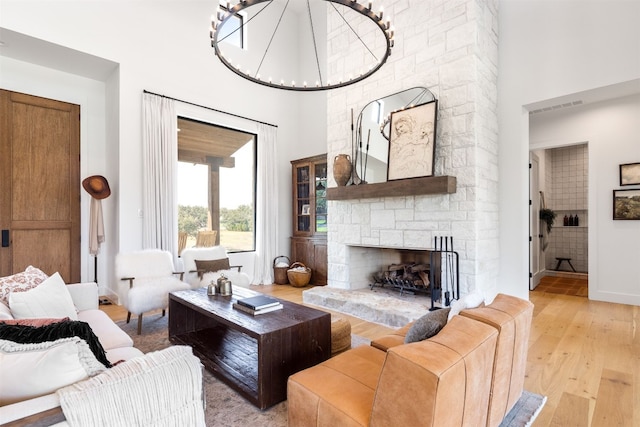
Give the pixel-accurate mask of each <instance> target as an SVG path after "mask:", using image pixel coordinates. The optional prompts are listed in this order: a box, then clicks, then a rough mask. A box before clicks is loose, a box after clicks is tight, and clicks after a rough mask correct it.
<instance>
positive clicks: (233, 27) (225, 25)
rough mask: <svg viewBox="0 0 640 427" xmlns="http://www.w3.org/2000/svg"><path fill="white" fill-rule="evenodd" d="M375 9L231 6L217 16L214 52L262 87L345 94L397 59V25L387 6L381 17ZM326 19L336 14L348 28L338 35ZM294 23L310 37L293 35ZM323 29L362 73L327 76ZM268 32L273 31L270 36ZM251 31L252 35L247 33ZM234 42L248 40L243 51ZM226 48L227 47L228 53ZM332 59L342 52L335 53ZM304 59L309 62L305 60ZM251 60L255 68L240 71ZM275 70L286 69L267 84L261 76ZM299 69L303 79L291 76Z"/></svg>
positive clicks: (278, 0) (334, 2)
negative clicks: (393, 54)
mask: <svg viewBox="0 0 640 427" xmlns="http://www.w3.org/2000/svg"><path fill="white" fill-rule="evenodd" d="M236 1H237V0H236ZM312 3H314V4H313V5H312ZM373 7H374V6H373V2H370V1H369V2H364V3H363V4H361V3H359V2H358V1H357V0H353V1H352V0H314V1H312V0H306V1H304V2H303V1H300V0H241V1H239V2H237V3H235V4H233V3H232V2H227V4H226V7H223V6H220V8H219V10H218V12H217V13H216V15H215V16H214V17H212V21H211V30H210V38H211V46H212V47H213V48H214V50H215V54H216V56H217V57H218V59H219V60H220V61H221V62H222V63H223V64H224V65H225V66H226V67H227V68H228V69H229V70H231V71H233V72H234V73H235V74H237V75H238V76H240V77H242V78H244V79H247V80H250V81H252V82H254V83H258V84H260V85H264V86H269V87H272V88H276V89H284V90H292V91H303V92H304V91H320V90H328V89H335V88H340V87H344V86H347V85H350V84H353V83H356V82H359V81H361V80H364V79H366V78H367V77H369V76H371V75H372V74H373V73H375V72H376V71H378V70H379V69H380V67H382V65H384V63H385V62H386V61H387V58H388V57H389V56H390V55H391V49H392V48H393V45H394V42H393V36H394V29H393V28H392V26H391V20H390V19H389V17H387V16H385V15H384V12H383V8H382V6H380V8H379V11H378V12H375V11H374V10H373ZM322 8H324V10H322ZM303 9H306V10H303ZM325 13H326V14H332V16H333V17H335V16H339V18H337V21H336V22H340V23H341V24H342V26H343V27H342V28H339V29H338V30H336V29H335V28H334V27H335V26H334V25H327V24H326V23H325V22H324V21H323V20H322V18H324V15H322V14H325ZM334 13H335V14H337V15H334ZM265 21H266V23H265ZM238 22H240V24H239V23H238ZM252 22H253V23H252ZM363 22H364V23H366V22H369V24H367V25H369V28H375V31H367V28H366V26H365V25H363ZM292 23H299V24H300V28H303V29H304V28H308V33H305V34H299V35H296V34H294V33H291V32H289V33H287V31H288V29H287V28H288V27H287V25H289V26H292V25H293V24H292ZM323 26H324V27H330V29H328V30H327V31H330V32H331V34H329V37H330V40H329V42H330V43H332V47H335V46H339V48H340V49H344V51H341V52H340V53H339V55H340V57H341V58H342V59H344V61H345V62H346V61H357V62H355V63H356V64H357V66H350V67H348V68H349V69H354V68H356V69H357V67H362V68H361V69H362V71H361V72H360V73H357V74H356V75H346V76H345V75H339V72H340V71H339V70H332V71H333V73H334V74H332V75H330V74H329V73H328V72H326V71H323V69H322V66H321V64H325V63H326V60H322V57H323V54H324V55H325V56H326V53H323V52H324V50H323V49H322V48H323V47H324V44H320V43H319V41H320V40H319V37H318V35H319V34H320V33H322V31H319V29H322V28H323ZM245 27H246V28H245ZM265 28H269V29H271V28H272V30H268V31H270V32H269V33H267V34H265ZM296 28H297V26H296ZM246 29H249V30H247V31H245V30H246ZM356 29H358V30H359V31H360V32H361V34H359V33H358V32H357V31H356ZM279 30H280V31H279ZM336 31H337V32H338V34H339V35H340V36H341V37H343V39H340V41H339V43H336V42H335V40H334V39H333V38H331V37H335V36H336V34H335V32H336ZM245 37H246V38H247V40H246V45H245V44H244V43H245V42H244V40H245ZM249 37H251V39H250V40H249V39H248V38H249ZM231 40H236V41H237V40H242V42H241V43H242V45H241V46H237V45H234V44H233V43H230V41H231ZM236 43H237V42H236ZM221 44H224V48H225V52H223V49H222V46H221ZM287 44H290V45H287ZM325 44H326V43H325ZM305 46H310V47H309V48H306V47H305ZM226 53H229V55H227V54H226ZM332 54H336V52H334V51H333V50H332ZM304 55H309V57H308V58H306V57H303V56H304ZM232 56H233V57H234V58H233V59H232V58H231V57H232ZM238 58H240V59H238ZM296 58H297V63H296ZM245 60H246V61H248V62H249V63H250V66H249V67H248V68H245V67H244V65H242V66H241V65H240V63H241V62H242V63H243V64H245V65H246V63H247V62H245ZM312 63H314V65H315V70H314V71H312V70H311V64H312ZM292 64H293V65H292ZM275 67H282V69H281V70H277V71H278V72H281V73H282V74H280V75H273V74H272V75H269V77H267V78H263V77H262V76H261V72H264V71H265V70H267V71H269V72H270V71H271V70H272V68H275ZM298 69H300V70H301V71H300V73H303V74H302V76H303V77H302V78H301V75H291V74H292V73H295V72H297V70H298ZM264 75H268V74H267V73H264ZM311 82H314V83H311Z"/></svg>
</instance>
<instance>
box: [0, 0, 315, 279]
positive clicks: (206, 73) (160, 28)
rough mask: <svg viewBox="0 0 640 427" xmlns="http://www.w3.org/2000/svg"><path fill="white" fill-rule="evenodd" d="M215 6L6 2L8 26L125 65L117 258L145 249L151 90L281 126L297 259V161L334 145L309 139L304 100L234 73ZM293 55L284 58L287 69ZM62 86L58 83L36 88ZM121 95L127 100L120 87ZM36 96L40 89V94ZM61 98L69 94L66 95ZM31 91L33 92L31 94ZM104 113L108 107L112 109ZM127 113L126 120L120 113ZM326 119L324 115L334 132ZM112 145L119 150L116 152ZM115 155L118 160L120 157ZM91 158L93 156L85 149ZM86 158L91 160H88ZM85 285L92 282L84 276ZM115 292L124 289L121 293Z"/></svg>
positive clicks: (285, 234) (283, 225)
mask: <svg viewBox="0 0 640 427" xmlns="http://www.w3.org/2000/svg"><path fill="white" fill-rule="evenodd" d="M216 4H217V2H211V1H181V2H175V1H151V0H145V1H136V2H114V1H92V2H86V1H30V2H22V1H11V0H1V1H0V9H1V10H2V14H0V27H2V28H6V29H9V30H12V31H16V32H19V33H23V34H27V35H29V36H32V37H35V38H39V39H42V40H46V41H49V42H52V43H57V44H59V45H62V46H67V47H70V48H72V49H76V50H78V51H81V52H86V53H89V54H92V55H95V56H98V57H101V58H107V59H109V60H111V61H113V62H116V63H118V64H119V74H118V76H117V77H113V78H111V79H110V80H109V81H108V82H107V87H108V89H107V91H108V96H107V101H110V102H114V103H116V105H115V106H114V105H107V107H106V110H107V113H106V116H107V118H108V122H106V128H107V129H106V131H105V133H106V134H107V135H110V134H112V133H113V132H115V129H118V131H117V134H115V135H110V136H113V140H109V141H108V142H107V144H106V145H105V148H104V151H102V152H100V153H92V155H97V156H101V157H104V158H105V159H106V163H107V168H108V170H106V171H105V174H106V175H107V176H111V178H112V181H111V182H113V183H114V187H115V188H112V197H113V200H112V203H115V204H116V213H115V216H116V219H115V224H114V227H110V228H108V230H107V232H108V233H110V234H109V235H108V236H107V240H108V241H111V242H114V243H115V244H116V245H117V247H116V248H113V252H112V253H111V255H110V256H111V261H112V259H113V253H115V252H117V251H119V250H122V251H128V250H134V249H139V248H141V241H142V231H141V226H140V225H141V219H140V218H138V210H139V209H140V208H141V205H142V203H141V199H142V197H141V193H142V171H141V164H142V160H141V152H142V150H141V95H142V92H143V90H145V89H146V90H149V91H151V92H155V93H159V94H163V95H167V96H171V97H174V98H179V99H182V100H186V101H189V102H193V103H196V104H200V105H205V106H208V107H212V108H215V109H219V110H223V111H228V112H230V113H234V114H239V115H242V116H245V117H250V118H252V119H256V120H260V121H264V122H268V123H272V124H276V125H278V164H277V170H278V182H279V184H278V194H280V195H282V197H283V201H280V200H274V203H277V205H278V207H279V208H280V215H279V218H280V220H279V224H278V227H279V230H280V234H279V236H280V237H279V240H278V248H279V249H278V253H288V252H289V236H290V228H291V219H290V218H291V216H290V215H291V213H290V210H291V208H290V206H289V205H290V193H291V185H290V181H291V178H290V170H291V165H290V163H289V162H290V160H292V159H296V158H300V157H303V156H305V155H307V154H317V153H322V152H324V151H326V140H324V139H315V138H308V135H307V134H306V132H305V130H304V129H302V130H301V128H300V122H301V118H303V117H306V114H307V113H306V111H304V110H301V109H300V108H299V104H298V98H299V97H302V96H304V95H301V94H297V93H293V92H287V91H279V90H276V89H271V88H266V87H263V86H260V85H257V84H254V83H250V82H248V81H246V80H244V79H242V78H240V77H238V76H236V75H235V74H233V73H231V72H230V71H229V70H227V69H226V68H225V67H224V66H223V65H222V64H221V63H220V62H219V61H218V60H217V59H216V57H215V55H214V52H213V49H212V48H211V47H210V40H209V33H208V29H209V26H210V23H209V19H210V16H211V14H212V13H213V12H214V11H215V5H216ZM286 60H287V58H282V61H283V62H286ZM29 84H30V85H32V87H34V88H37V87H38V86H40V85H44V86H51V87H53V88H55V87H56V86H57V85H56V83H55V82H51V81H50V80H49V79H45V80H44V81H42V82H37V81H33V80H32V81H30V82H29ZM116 88H118V92H117V94H116V93H115V89H116ZM34 90H36V89H34ZM58 91H60V89H58ZM29 92H33V90H30V91H29ZM103 108H104V107H103ZM116 111H117V115H116ZM324 120H325V116H324V115H320V116H316V117H314V123H315V124H317V126H318V128H325V127H326V126H323V125H322V123H323V121H324ZM112 144H117V146H116V147H113V145H112ZM114 152H115V154H114ZM82 154H83V155H86V154H87V152H86V151H85V152H83V153H82ZM85 159H86V157H85ZM83 279H91V277H87V276H83ZM113 288H115V286H113Z"/></svg>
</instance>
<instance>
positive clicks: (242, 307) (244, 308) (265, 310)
mask: <svg viewBox="0 0 640 427" xmlns="http://www.w3.org/2000/svg"><path fill="white" fill-rule="evenodd" d="M233 308H235V309H236V310H240V311H243V312H245V313H248V314H252V315H254V316H257V315H259V314H264V313H270V312H272V311H277V310H282V308H283V306H282V304H280V303H278V304H277V305H271V306H269V307H265V308H261V309H259V310H254V309H252V308H249V307H247V306H245V305H242V304H238V303H237V302H234V303H233Z"/></svg>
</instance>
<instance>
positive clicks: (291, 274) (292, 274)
mask: <svg viewBox="0 0 640 427" xmlns="http://www.w3.org/2000/svg"><path fill="white" fill-rule="evenodd" d="M296 267H304V269H305V271H295V270H293V269H294V268H296ZM287 277H288V278H289V283H291V286H294V287H297V288H300V287H302V286H307V285H308V284H309V280H311V269H310V268H309V267H307V266H306V265H304V264H303V263H301V262H294V263H293V264H291V266H290V267H289V270H287Z"/></svg>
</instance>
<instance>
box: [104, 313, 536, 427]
mask: <svg viewBox="0 0 640 427" xmlns="http://www.w3.org/2000/svg"><path fill="white" fill-rule="evenodd" d="M167 319H168V316H164V317H162V316H161V315H150V316H149V317H146V318H145V319H144V322H143V326H142V335H138V334H137V319H134V320H132V321H131V322H130V323H128V324H127V323H126V322H124V321H120V322H116V323H117V324H118V326H120V328H122V329H123V330H124V331H125V332H126V333H127V334H129V336H131V338H132V339H133V344H134V346H135V347H136V348H138V349H140V350H141V351H142V352H144V353H148V352H150V351H155V350H161V349H163V348H166V347H168V346H170V345H171V343H170V342H169V336H168V330H167ZM369 342H370V341H369V340H368V339H366V338H364V337H361V336H358V335H353V334H352V335H351V346H352V347H357V346H360V345H369ZM204 387H205V396H206V405H207V407H206V415H205V416H206V422H207V426H210V427H214V426H225V427H227V426H228V427H235V426H242V427H246V426H248V425H254V426H261V427H285V426H286V425H287V402H286V401H285V402H281V403H278V404H276V405H274V406H272V407H271V408H268V409H266V410H264V411H261V410H260V409H258V408H256V407H255V406H253V405H252V404H251V403H249V402H248V401H246V400H245V399H244V398H243V397H242V396H240V395H239V394H238V393H236V392H235V391H234V390H233V389H231V388H229V387H227V385H226V384H224V383H222V382H221V381H219V380H218V379H216V378H215V377H214V376H213V375H212V374H211V373H210V372H209V371H207V370H206V369H205V371H204ZM545 402H546V397H544V396H540V395H538V394H535V393H530V392H527V391H525V392H524V393H523V394H522V397H521V398H520V400H518V402H517V403H516V405H515V406H514V407H513V409H512V410H511V412H509V414H508V415H507V417H505V419H504V420H503V422H502V423H501V424H500V426H501V427H526V426H530V425H531V423H532V422H533V420H534V419H535V418H536V416H537V415H538V414H539V413H540V411H541V409H542V407H543V406H544V404H545Z"/></svg>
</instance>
